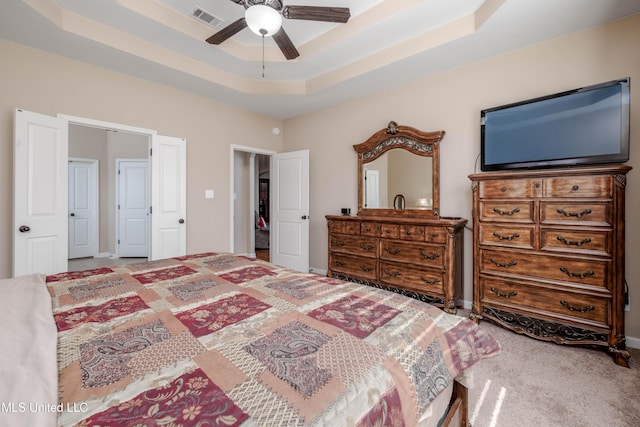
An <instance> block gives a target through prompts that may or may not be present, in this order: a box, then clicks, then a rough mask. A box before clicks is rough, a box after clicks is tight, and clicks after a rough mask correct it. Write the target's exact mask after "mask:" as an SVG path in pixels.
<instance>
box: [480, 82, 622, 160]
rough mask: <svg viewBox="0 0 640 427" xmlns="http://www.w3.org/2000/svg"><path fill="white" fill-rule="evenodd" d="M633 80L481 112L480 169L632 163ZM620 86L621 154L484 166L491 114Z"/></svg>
mask: <svg viewBox="0 0 640 427" xmlns="http://www.w3.org/2000/svg"><path fill="white" fill-rule="evenodd" d="M630 83H631V79H630V77H625V78H621V79H617V80H611V81H608V82H604V83H598V84H595V85H590V86H585V87H581V88H577V89H572V90H568V91H564V92H558V93H554V94H551V95H546V96H541V97H537V98H531V99H527V100H524V101H518V102H514V103H510V104H505V105H501V106H498V107H492V108H486V109H484V110H481V112H480V158H481V159H480V169H481V170H482V171H485V172H489V171H500V170H510V169H544V168H552V167H570V166H579V165H598V164H608V163H624V162H627V161H629V121H630V117H629V111H630V109H629V104H630ZM616 85H620V86H621V110H622V111H621V116H622V117H621V129H620V152H619V153H611V154H603V155H594V156H576V157H570V158H561V159H551V160H528V161H521V162H510V163H494V164H489V165H488V164H486V163H485V117H486V115H487V114H488V113H491V112H494V111H499V110H505V109H508V108H513V107H517V106H521V105H525V104H533V103H536V102H541V101H546V100H548V99H552V98H559V97H563V96H570V95H572V94H575V93H581V92H588V91H592V90H596V89H601V88H605V87H610V86H616Z"/></svg>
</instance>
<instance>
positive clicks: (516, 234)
mask: <svg viewBox="0 0 640 427" xmlns="http://www.w3.org/2000/svg"><path fill="white" fill-rule="evenodd" d="M493 235H494V236H496V237H497V238H498V239H500V240H513V239H517V238H518V237H520V233H513V234H512V235H511V236H503V235H501V234H500V233H498V232H496V231H494V232H493Z"/></svg>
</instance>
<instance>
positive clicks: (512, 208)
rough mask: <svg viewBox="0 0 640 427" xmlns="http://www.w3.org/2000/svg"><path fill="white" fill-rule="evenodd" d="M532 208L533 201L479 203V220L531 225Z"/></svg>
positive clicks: (533, 212) (533, 210) (533, 218)
mask: <svg viewBox="0 0 640 427" xmlns="http://www.w3.org/2000/svg"><path fill="white" fill-rule="evenodd" d="M534 207H535V205H534V201H533V200H522V201H520V200H518V201H508V202H506V201H505V202H499V201H498V202H480V220H481V221H504V222H521V223H533V222H534V221H535V215H534V214H535V209H534Z"/></svg>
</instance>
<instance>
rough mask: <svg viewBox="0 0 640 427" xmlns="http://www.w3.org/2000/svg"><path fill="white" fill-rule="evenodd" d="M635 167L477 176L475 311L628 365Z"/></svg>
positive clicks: (475, 314)
mask: <svg viewBox="0 0 640 427" xmlns="http://www.w3.org/2000/svg"><path fill="white" fill-rule="evenodd" d="M630 169H631V168H630V167H627V166H618V165H616V166H602V167H581V168H568V169H553V170H552V169H549V170H537V171H519V172H491V173H481V174H474V175H471V176H470V177H469V178H470V179H471V181H472V189H473V242H474V248H473V254H474V262H473V270H474V273H473V276H474V291H473V294H474V295H473V310H472V313H471V317H472V318H475V319H478V320H479V319H483V318H484V319H489V320H491V321H493V322H495V323H497V324H499V325H501V326H503V327H506V328H508V329H511V330H513V331H515V332H517V333H520V334H525V335H528V336H530V337H533V338H537V339H541V340H547V341H553V342H556V343H558V344H581V345H596V346H600V347H601V348H603V349H606V350H608V351H610V353H611V355H612V356H613V358H614V361H615V362H616V363H618V364H619V365H623V366H628V359H629V353H628V352H627V351H626V348H625V334H624V305H625V278H624V258H625V253H624V251H625V244H624V237H625V236H624V215H625V208H624V206H625V184H626V174H627V172H628V171H629V170H630Z"/></svg>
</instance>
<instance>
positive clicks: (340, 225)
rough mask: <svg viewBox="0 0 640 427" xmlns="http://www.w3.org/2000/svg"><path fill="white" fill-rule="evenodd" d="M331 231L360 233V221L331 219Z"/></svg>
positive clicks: (329, 225)
mask: <svg viewBox="0 0 640 427" xmlns="http://www.w3.org/2000/svg"><path fill="white" fill-rule="evenodd" d="M328 227H329V232H330V233H340V234H356V235H357V234H360V223H359V222H357V221H329V224H328Z"/></svg>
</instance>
